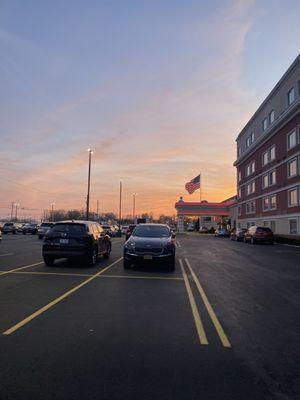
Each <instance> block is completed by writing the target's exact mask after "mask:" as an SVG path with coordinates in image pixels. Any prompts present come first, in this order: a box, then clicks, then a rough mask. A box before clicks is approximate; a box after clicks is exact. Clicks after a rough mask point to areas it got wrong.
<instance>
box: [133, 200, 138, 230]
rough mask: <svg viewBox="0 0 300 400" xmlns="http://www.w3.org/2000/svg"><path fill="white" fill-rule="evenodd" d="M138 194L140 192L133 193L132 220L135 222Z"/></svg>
mask: <svg viewBox="0 0 300 400" xmlns="http://www.w3.org/2000/svg"><path fill="white" fill-rule="evenodd" d="M137 195H138V193H132V221H133V223H134V220H135V198H136V196H137Z"/></svg>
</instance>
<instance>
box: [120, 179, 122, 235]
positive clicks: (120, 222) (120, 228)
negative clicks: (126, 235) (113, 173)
mask: <svg viewBox="0 0 300 400" xmlns="http://www.w3.org/2000/svg"><path fill="white" fill-rule="evenodd" d="M121 218H122V181H120V199H119V230H120V229H121Z"/></svg>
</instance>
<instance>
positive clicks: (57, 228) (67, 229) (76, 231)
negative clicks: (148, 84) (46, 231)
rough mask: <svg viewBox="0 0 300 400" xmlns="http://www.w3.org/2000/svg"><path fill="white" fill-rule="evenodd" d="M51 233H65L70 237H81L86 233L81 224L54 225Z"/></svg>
mask: <svg viewBox="0 0 300 400" xmlns="http://www.w3.org/2000/svg"><path fill="white" fill-rule="evenodd" d="M51 233H52V234H53V233H66V234H67V235H70V236H82V235H84V234H85V233H86V226H85V225H83V224H55V225H54V226H53V228H52V229H51Z"/></svg>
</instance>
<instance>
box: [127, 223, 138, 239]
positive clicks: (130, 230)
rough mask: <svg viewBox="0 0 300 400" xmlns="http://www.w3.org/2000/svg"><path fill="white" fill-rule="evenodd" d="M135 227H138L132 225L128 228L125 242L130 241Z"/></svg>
mask: <svg viewBox="0 0 300 400" xmlns="http://www.w3.org/2000/svg"><path fill="white" fill-rule="evenodd" d="M135 227H136V225H135V224H132V225H129V226H128V229H127V231H126V234H125V240H128V239H129V238H130V236H131V234H132V232H133V230H134V228H135Z"/></svg>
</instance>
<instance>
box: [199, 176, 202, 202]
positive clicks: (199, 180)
mask: <svg viewBox="0 0 300 400" xmlns="http://www.w3.org/2000/svg"><path fill="white" fill-rule="evenodd" d="M199 175H200V179H199V181H200V188H199V189H200V190H199V195H200V203H201V200H202V195H201V190H202V189H201V188H202V183H201V172H200V174H199Z"/></svg>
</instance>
